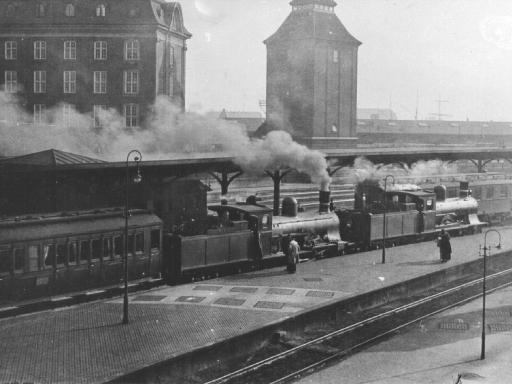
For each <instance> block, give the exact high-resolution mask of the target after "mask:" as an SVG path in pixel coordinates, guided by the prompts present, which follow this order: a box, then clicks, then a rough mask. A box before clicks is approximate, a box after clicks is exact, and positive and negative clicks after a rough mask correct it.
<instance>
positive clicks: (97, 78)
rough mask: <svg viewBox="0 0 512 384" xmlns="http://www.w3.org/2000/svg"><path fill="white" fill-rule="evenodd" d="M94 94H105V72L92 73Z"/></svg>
mask: <svg viewBox="0 0 512 384" xmlns="http://www.w3.org/2000/svg"><path fill="white" fill-rule="evenodd" d="M94 93H107V72H106V71H94Z"/></svg>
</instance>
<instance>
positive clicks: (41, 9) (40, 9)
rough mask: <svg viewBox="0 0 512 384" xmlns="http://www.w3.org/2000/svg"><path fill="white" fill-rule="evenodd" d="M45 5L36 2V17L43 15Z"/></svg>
mask: <svg viewBox="0 0 512 384" xmlns="http://www.w3.org/2000/svg"><path fill="white" fill-rule="evenodd" d="M44 11H45V6H44V4H43V3H37V4H36V17H44Z"/></svg>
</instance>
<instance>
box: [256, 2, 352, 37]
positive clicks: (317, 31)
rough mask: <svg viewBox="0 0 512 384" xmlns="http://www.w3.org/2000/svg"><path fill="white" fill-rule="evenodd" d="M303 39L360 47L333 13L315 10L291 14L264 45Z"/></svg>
mask: <svg viewBox="0 0 512 384" xmlns="http://www.w3.org/2000/svg"><path fill="white" fill-rule="evenodd" d="M311 3H312V1H309V4H311ZM303 39H321V40H330V41H339V42H344V43H346V44H349V45H354V46H359V45H361V42H360V41H358V40H357V39H356V38H355V37H354V36H352V35H351V34H350V33H349V32H348V31H347V29H346V28H345V26H344V25H343V24H342V23H341V21H340V19H338V17H337V16H336V14H335V13H328V12H320V11H317V10H315V9H312V10H309V11H302V12H291V13H290V14H289V15H288V17H287V18H286V20H285V21H284V23H283V24H282V25H281V27H279V29H278V30H277V32H276V33H274V34H273V35H272V36H270V37H269V38H268V39H266V40H265V41H264V43H265V44H270V43H273V42H276V41H290V40H303Z"/></svg>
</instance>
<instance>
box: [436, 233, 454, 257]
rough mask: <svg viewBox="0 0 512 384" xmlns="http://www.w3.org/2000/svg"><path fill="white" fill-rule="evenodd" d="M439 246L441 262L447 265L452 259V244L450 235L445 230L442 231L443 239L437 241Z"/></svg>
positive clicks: (439, 238)
mask: <svg viewBox="0 0 512 384" xmlns="http://www.w3.org/2000/svg"><path fill="white" fill-rule="evenodd" d="M437 246H438V247H439V253H440V254H441V262H442V263H446V262H447V261H448V260H450V259H451V258H452V245H451V244H450V235H449V234H448V232H446V231H445V230H444V229H441V237H438V239H437Z"/></svg>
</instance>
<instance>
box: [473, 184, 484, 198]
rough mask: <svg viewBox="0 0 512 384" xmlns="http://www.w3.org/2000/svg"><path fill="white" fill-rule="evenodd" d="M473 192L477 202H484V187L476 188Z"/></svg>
mask: <svg viewBox="0 0 512 384" xmlns="http://www.w3.org/2000/svg"><path fill="white" fill-rule="evenodd" d="M471 192H472V196H473V197H474V198H475V199H476V200H482V187H474V188H473V189H472V191H471Z"/></svg>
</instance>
